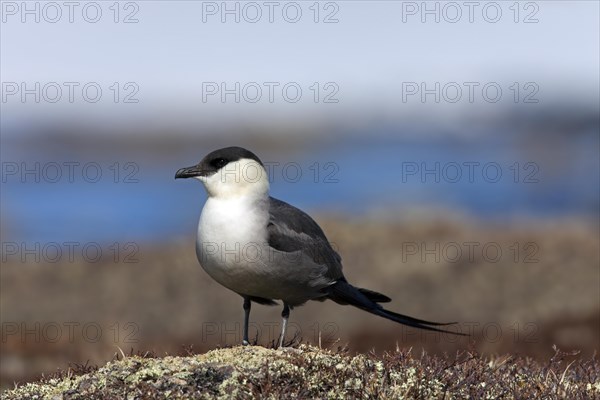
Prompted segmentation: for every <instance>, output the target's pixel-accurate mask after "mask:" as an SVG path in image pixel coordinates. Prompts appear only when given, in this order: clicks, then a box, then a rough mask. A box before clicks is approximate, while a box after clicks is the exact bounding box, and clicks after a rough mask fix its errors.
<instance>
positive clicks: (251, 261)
mask: <svg viewBox="0 0 600 400" xmlns="http://www.w3.org/2000/svg"><path fill="white" fill-rule="evenodd" d="M196 253H197V256H198V261H199V262H200V265H201V266H202V268H203V269H204V270H205V271H206V272H207V273H208V274H209V275H210V276H211V277H212V278H213V279H214V280H215V281H217V282H218V283H220V284H221V285H223V286H225V287H227V288H228V289H230V290H232V291H234V292H236V293H238V294H240V295H242V296H256V297H262V298H266V299H275V300H283V301H285V302H286V303H288V304H290V305H299V304H302V303H304V302H306V301H308V300H311V299H316V298H319V297H323V296H324V293H323V289H324V288H325V287H327V286H328V285H329V284H331V282H330V281H329V280H328V279H327V278H325V277H324V275H325V272H326V271H327V267H326V266H324V265H317V264H315V263H314V262H313V261H312V260H311V259H310V258H308V257H306V256H305V255H303V254H302V253H300V252H295V253H285V252H280V251H277V250H275V249H273V248H271V247H269V246H268V245H267V244H266V243H265V244H262V245H259V244H256V243H253V244H252V245H246V246H237V247H236V246H231V247H229V246H225V245H217V244H215V243H214V242H213V243H205V244H203V243H202V242H197V243H196Z"/></svg>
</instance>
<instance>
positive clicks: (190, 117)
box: [0, 1, 600, 388]
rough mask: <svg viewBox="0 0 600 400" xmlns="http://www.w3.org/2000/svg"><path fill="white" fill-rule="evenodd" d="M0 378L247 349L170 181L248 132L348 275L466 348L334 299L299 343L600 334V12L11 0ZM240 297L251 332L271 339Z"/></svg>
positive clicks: (575, 345) (487, 348) (315, 312)
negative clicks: (445, 329)
mask: <svg viewBox="0 0 600 400" xmlns="http://www.w3.org/2000/svg"><path fill="white" fill-rule="evenodd" d="M1 7H2V10H1V11H2V24H1V35H0V36H1V39H0V45H1V61H0V67H1V82H2V102H1V118H0V129H1V136H0V139H1V150H0V156H1V164H2V183H1V185H2V190H1V193H0V200H1V224H0V232H1V234H2V240H1V242H2V265H1V269H0V278H1V281H0V289H1V293H0V300H1V303H0V313H1V315H0V319H1V322H2V342H1V346H0V349H1V353H2V357H1V361H0V377H1V384H2V387H3V388H5V387H9V386H11V385H13V384H14V382H24V381H28V380H33V379H36V378H38V377H39V376H40V375H41V374H42V373H49V372H54V371H56V369H57V368H65V367H68V366H69V364H70V363H86V362H90V363H91V364H100V365H101V364H103V363H104V362H106V361H108V360H110V359H112V358H113V357H114V356H115V354H120V353H121V351H122V352H124V353H129V352H134V353H135V352H141V353H144V352H154V353H155V354H158V355H163V354H166V353H169V354H185V353H186V352H187V351H190V349H192V351H194V352H200V351H205V350H208V349H212V348H215V347H217V346H226V345H236V344H238V343H239V342H240V341H241V323H242V308H241V298H239V296H237V295H235V294H233V293H231V292H229V291H227V290H226V289H223V288H222V287H220V286H219V285H218V284H216V283H215V282H213V281H212V280H211V279H210V278H209V277H208V276H207V275H206V273H204V271H203V270H202V269H201V267H200V266H199V265H198V262H197V260H196V258H195V251H194V240H195V234H196V228H197V220H198V217H199V215H200V210H201V207H202V205H203V203H204V201H205V199H206V194H205V192H204V190H203V188H202V185H201V184H200V183H199V182H190V181H175V180H174V179H173V177H174V174H175V171H176V170H177V169H178V168H180V167H183V166H189V165H192V164H195V163H197V162H198V161H199V160H200V159H201V158H202V157H203V156H204V155H205V154H207V153H208V152H210V151H212V150H214V149H216V148H219V147H224V146H231V145H238V146H243V147H246V148H248V149H250V150H252V151H253V152H255V153H256V154H257V155H258V156H259V157H260V158H261V159H262V160H263V161H264V162H265V164H267V166H268V167H269V175H270V180H271V192H272V195H273V196H275V197H278V198H280V199H282V200H285V201H287V202H289V203H291V204H293V205H296V206H298V207H300V208H302V209H304V210H305V211H307V212H309V213H310V214H311V215H312V216H313V217H314V218H315V219H316V220H317V222H318V223H319V224H321V226H322V227H323V228H324V231H325V232H326V234H327V236H328V238H329V240H330V241H331V242H332V243H333V245H334V247H335V248H336V249H337V250H338V251H339V252H340V254H341V255H342V258H343V260H344V269H345V274H346V276H347V277H348V279H349V280H350V281H352V282H355V283H356V284H357V285H359V286H362V287H368V288H371V289H374V290H377V291H381V292H383V293H386V294H387V295H389V296H390V297H392V298H393V302H392V303H391V304H390V308H391V309H393V310H395V311H398V312H402V313H406V314H408V315H413V316H416V317H419V318H424V319H430V320H440V321H460V322H461V323H460V326H459V327H457V328H456V329H460V330H461V331H462V332H466V333H471V334H472V336H473V337H472V339H467V338H458V337H454V336H450V335H437V334H431V333H425V332H421V331H416V330H413V329H408V328H404V327H402V326H397V325H394V324H392V323H390V322H389V321H385V320H379V319H377V318H376V317H373V316H371V315H368V314H366V313H363V312H361V311H358V310H356V309H350V308H347V307H346V308H341V307H340V306H339V305H336V304H333V303H308V304H307V305H306V306H304V307H301V308H298V309H296V310H294V312H293V313H292V315H291V320H290V324H291V327H290V335H291V336H293V335H294V333H295V334H296V335H297V336H298V338H301V340H302V341H304V342H309V343H314V344H319V343H320V344H321V345H322V346H344V345H347V346H348V347H349V348H350V349H351V350H352V351H368V350H370V349H375V350H376V351H378V352H381V351H386V350H392V349H394V348H396V346H400V347H410V346H412V347H413V348H415V349H421V348H423V349H426V350H427V351H430V352H437V353H441V352H453V351H456V350H458V349H467V348H473V347H474V348H476V349H477V350H479V351H481V352H484V353H486V354H490V355H494V354H504V353H518V354H525V355H528V356H531V357H534V358H538V359H542V360H543V359H547V358H548V357H549V356H551V355H552V354H553V350H552V345H553V344H556V345H557V346H558V347H559V348H561V349H564V350H578V351H580V352H581V354H583V355H585V356H591V355H592V354H593V353H594V352H595V351H596V350H597V349H598V343H599V342H600V341H599V339H600V317H599V315H600V314H599V312H600V248H599V246H600V245H599V240H600V238H599V212H600V210H599V207H600V189H599V181H600V176H599V175H600V172H599V171H600V162H599V157H600V156H599V154H600V153H599V151H598V150H599V129H600V126H599V120H600V115H599V85H600V82H599V72H598V71H599V67H600V63H599V50H598V49H599V48H600V46H599V37H600V36H599V35H600V32H599V5H598V3H597V2H590V1H568V2H567V1H535V2H475V3H473V4H471V5H468V6H467V5H465V4H463V3H455V2H433V1H432V2H390V1H376V2H366V1H334V2H272V3H269V4H265V3H262V2H258V3H254V2H195V1H175V2H167V1H134V2H115V3H111V2H99V3H92V2H74V3H73V5H71V6H66V5H63V4H62V3H61V4H58V3H52V2H8V1H3V2H2V3H1ZM279 315H280V309H279V307H277V308H271V307H264V306H256V307H254V308H253V312H252V325H251V336H252V337H254V338H256V340H257V342H258V343H259V344H261V345H268V344H269V343H271V342H272V341H273V340H275V339H276V335H277V334H278V332H279V329H280V317H279Z"/></svg>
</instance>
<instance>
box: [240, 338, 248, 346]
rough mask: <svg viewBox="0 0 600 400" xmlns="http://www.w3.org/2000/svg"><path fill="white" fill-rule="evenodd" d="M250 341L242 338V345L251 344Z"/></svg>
mask: <svg viewBox="0 0 600 400" xmlns="http://www.w3.org/2000/svg"><path fill="white" fill-rule="evenodd" d="M249 345H250V342H248V341H247V340H246V339H244V340H242V346H249Z"/></svg>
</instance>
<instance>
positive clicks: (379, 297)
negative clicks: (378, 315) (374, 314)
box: [357, 288, 392, 303]
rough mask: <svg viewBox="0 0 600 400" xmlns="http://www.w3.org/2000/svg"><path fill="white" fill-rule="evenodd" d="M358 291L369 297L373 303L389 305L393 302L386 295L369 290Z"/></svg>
mask: <svg viewBox="0 0 600 400" xmlns="http://www.w3.org/2000/svg"><path fill="white" fill-rule="evenodd" d="M357 289H358V291H359V292H361V293H362V294H364V295H365V296H367V298H368V299H369V300H371V301H372V302H375V303H389V302H390V301H392V299H390V298H389V297H387V296H386V295H385V294H381V293H377V292H375V291H373V290H369V289H363V288H357Z"/></svg>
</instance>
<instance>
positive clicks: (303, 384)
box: [2, 345, 600, 400]
mask: <svg viewBox="0 0 600 400" xmlns="http://www.w3.org/2000/svg"><path fill="white" fill-rule="evenodd" d="M598 370H599V368H598V363H597V362H596V361H595V360H592V361H591V362H587V364H586V363H584V362H581V363H580V364H578V365H575V366H574V365H570V368H566V369H564V368H563V367H562V366H561V365H558V364H557V365H554V364H551V365H550V366H540V365H538V364H535V363H533V362H531V361H530V360H528V359H519V358H515V359H514V360H512V362H511V363H503V364H499V365H496V364H495V363H494V362H490V361H489V360H486V359H484V358H483V357H479V356H470V357H466V358H465V357H463V358H459V357H458V356H457V358H456V359H454V360H453V359H449V358H439V357H429V356H425V355H423V356H422V357H421V358H414V357H412V355H411V354H410V351H404V352H397V353H392V354H386V355H384V356H383V357H379V358H376V357H375V356H373V355H364V354H359V355H355V356H350V355H347V354H345V353H342V352H333V351H328V350H323V349H319V348H316V347H311V346H306V345H301V346H299V347H298V348H286V349H282V350H273V349H267V348H264V347H258V346H247V347H234V348H228V349H218V350H213V351H210V352H208V353H205V354H200V355H194V356H189V357H164V358H143V357H138V356H132V357H126V358H124V359H122V360H117V361H113V362H110V363H108V364H106V365H105V366H103V367H101V368H99V369H98V370H96V371H93V372H89V373H87V374H84V375H80V376H73V375H67V376H64V377H62V378H61V379H56V378H52V379H46V380H44V381H42V382H38V383H29V384H26V385H23V386H21V387H19V388H16V389H14V390H10V391H7V392H5V393H3V396H2V398H3V399H7V400H12V399H51V400H71V399H72V400H76V399H77V400H78V399H92V400H93V399H141V398H144V399H184V398H199V399H203V398H221V399H230V398H253V397H261V398H267V399H279V398H331V399H347V398H357V399H369V398H384V399H386V398H387V399H398V398H443V397H446V398H469V397H471V398H490V399H492V398H498V397H505V398H519V397H523V398H528V397H540V396H544V395H552V396H554V397H556V396H559V397H570V398H587V397H589V398H592V397H594V396H598V394H599V393H600V384H599V383H598V376H597V375H598ZM590 371H595V372H593V373H591V374H590Z"/></svg>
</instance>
